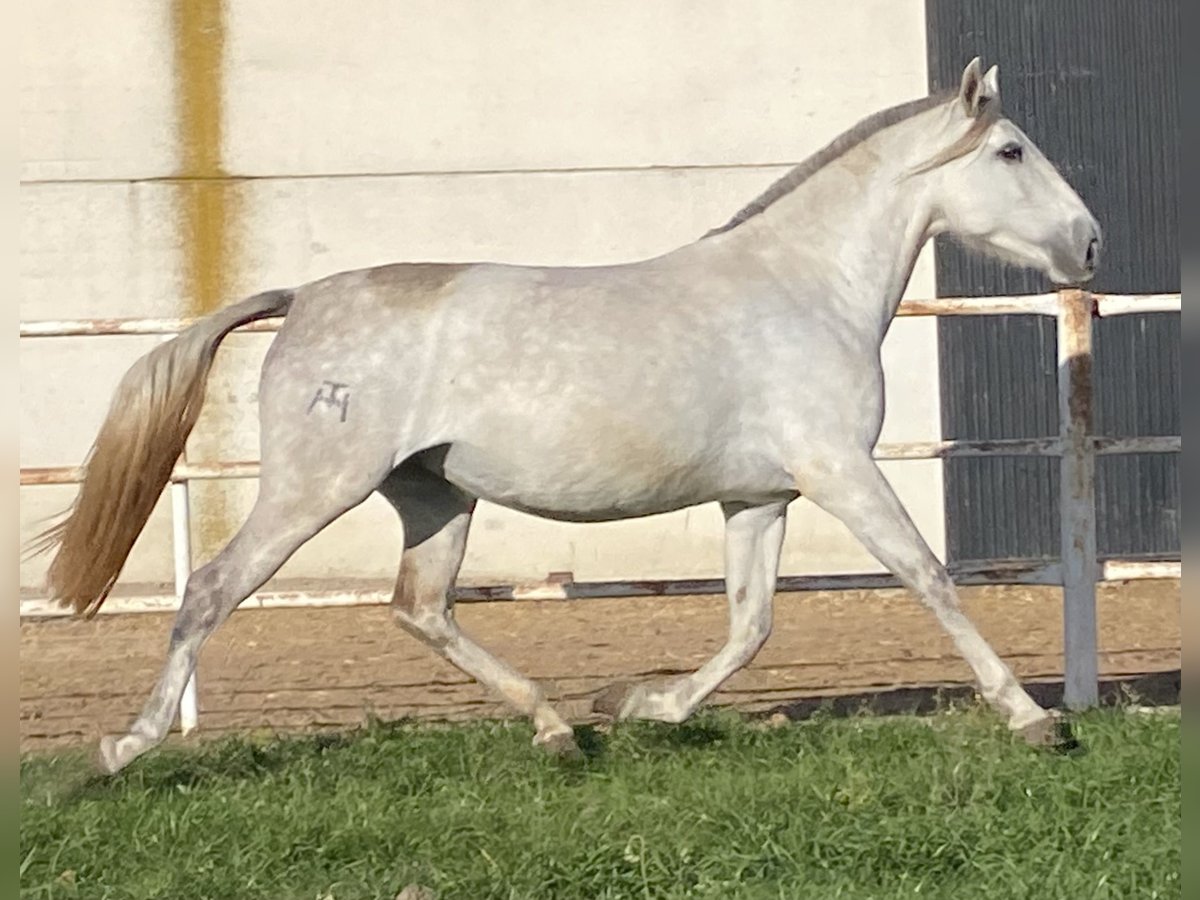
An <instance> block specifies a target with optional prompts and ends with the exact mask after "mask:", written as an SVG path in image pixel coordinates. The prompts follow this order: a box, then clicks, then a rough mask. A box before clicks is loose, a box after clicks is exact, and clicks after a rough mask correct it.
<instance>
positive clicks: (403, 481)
mask: <svg viewBox="0 0 1200 900" xmlns="http://www.w3.org/2000/svg"><path fill="white" fill-rule="evenodd" d="M379 492H380V493H381V494H383V495H384V496H385V497H386V498H387V499H388V501H389V502H391V504H392V505H393V506H394V507H395V508H396V511H397V512H398V513H399V514H400V519H401V521H402V522H403V523H404V555H403V558H402V560H401V563H400V574H399V576H398V577H397V579H396V591H395V594H394V596H393V598H392V612H393V614H394V616H395V618H396V622H397V624H399V625H400V627H402V628H403V629H404V630H405V631H407V632H409V633H410V634H412V635H413V636H414V637H416V638H418V639H419V640H421V641H422V642H423V643H425V644H427V645H428V646H429V647H431V648H432V649H434V650H435V651H437V652H438V653H439V654H440V655H441V656H443V657H445V658H446V659H447V660H449V661H450V662H451V663H453V664H454V665H455V666H457V667H458V668H459V669H461V670H462V671H463V672H465V673H466V674H468V675H470V676H471V677H472V678H474V679H475V680H476V681H478V682H480V683H481V684H483V685H484V686H486V687H488V688H490V689H492V690H493V691H495V692H496V693H497V694H499V695H500V696H501V697H503V698H504V699H505V700H507V701H508V703H509V704H511V705H512V706H513V707H514V708H515V709H517V710H518V711H519V712H521V713H523V714H524V715H527V716H529V717H530V718H531V719H532V720H533V724H534V727H535V728H536V729H537V731H536V734H535V735H534V738H533V742H534V744H535V745H538V746H542V747H545V748H546V749H548V750H550V751H552V752H556V753H575V752H577V748H576V746H575V739H574V735H573V733H572V731H571V726H569V725H568V724H567V723H566V722H564V721H563V720H562V719H561V718H560V717H559V715H558V713H557V712H555V711H554V708H553V707H552V706H551V705H550V704H549V703H548V702H547V701H546V698H545V695H544V694H543V693H542V690H541V688H539V687H538V685H537V684H535V683H534V682H533V681H531V680H529V679H528V678H526V677H525V676H524V675H522V674H521V673H520V672H518V671H516V670H515V669H513V668H512V667H511V666H509V665H508V664H506V663H504V662H502V661H501V660H499V659H497V658H496V657H495V656H493V655H492V654H491V653H489V652H488V651H487V650H485V649H484V648H483V647H481V646H479V645H478V644H477V643H475V642H474V641H473V640H471V638H470V637H468V636H467V635H465V634H464V633H463V632H462V630H461V629H460V628H459V627H458V623H457V622H456V621H455V620H454V605H453V601H452V598H451V589H452V588H453V586H454V579H455V578H456V577H457V575H458V569H459V567H460V566H461V565H462V560H463V552H464V550H465V548H466V545H467V532H468V530H469V528H470V524H471V514H472V512H473V511H474V507H475V499H474V498H473V497H470V496H468V495H466V494H464V493H463V492H462V491H460V490H459V489H458V488H456V487H454V486H453V485H451V484H450V483H449V482H447V481H446V480H445V479H443V478H441V477H440V476H438V475H435V474H433V473H431V472H428V471H427V470H425V469H422V468H421V467H419V466H418V465H416V464H414V463H408V464H406V465H403V466H401V467H400V468H398V469H396V470H395V471H394V472H392V474H391V475H390V476H388V478H387V479H386V480H385V481H384V483H383V485H381V486H380V488H379Z"/></svg>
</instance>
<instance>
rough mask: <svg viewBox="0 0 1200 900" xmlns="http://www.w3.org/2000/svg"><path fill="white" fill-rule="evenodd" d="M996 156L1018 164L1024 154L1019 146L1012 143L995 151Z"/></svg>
mask: <svg viewBox="0 0 1200 900" xmlns="http://www.w3.org/2000/svg"><path fill="white" fill-rule="evenodd" d="M996 155H997V156H999V157H1000V158H1001V159H1004V160H1007V161H1008V162H1020V161H1021V159H1022V157H1024V155H1025V153H1024V151H1023V150H1022V149H1021V145H1020V144H1018V143H1016V142H1015V141H1014V142H1012V143H1008V144H1005V145H1004V146H1003V147H1001V148H1000V149H999V150H997V151H996Z"/></svg>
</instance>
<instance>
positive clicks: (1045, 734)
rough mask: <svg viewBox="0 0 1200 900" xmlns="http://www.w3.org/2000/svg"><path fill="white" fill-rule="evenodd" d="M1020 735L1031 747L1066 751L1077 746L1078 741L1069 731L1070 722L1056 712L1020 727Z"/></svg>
mask: <svg viewBox="0 0 1200 900" xmlns="http://www.w3.org/2000/svg"><path fill="white" fill-rule="evenodd" d="M1021 737H1023V738H1024V739H1025V743H1027V744H1029V746H1031V747H1045V748H1046V749H1048V750H1057V751H1059V752H1066V751H1070V750H1075V749H1077V748H1078V747H1079V741H1077V740H1076V739H1075V735H1074V734H1073V733H1072V731H1071V724H1070V723H1069V722H1068V721H1067V720H1066V719H1064V718H1063V717H1062V716H1060V715H1058V714H1051V715H1047V716H1046V717H1044V718H1041V719H1038V720H1037V721H1036V722H1031V723H1029V724H1028V725H1026V726H1025V727H1024V728H1022V729H1021Z"/></svg>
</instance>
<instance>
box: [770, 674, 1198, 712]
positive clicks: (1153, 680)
mask: <svg viewBox="0 0 1200 900" xmlns="http://www.w3.org/2000/svg"><path fill="white" fill-rule="evenodd" d="M1182 674H1183V673H1182V670H1180V669H1173V670H1171V671H1167V672H1150V673H1147V674H1144V675H1128V676H1122V677H1120V678H1109V679H1105V680H1103V681H1101V682H1100V705H1101V706H1121V705H1126V704H1137V705H1141V706H1176V705H1178V704H1179V698H1180V683H1181V681H1182ZM1024 688H1025V690H1026V691H1028V692H1029V695H1030V696H1031V697H1033V699H1034V700H1036V701H1037V702H1038V703H1039V704H1041V705H1042V706H1044V707H1047V708H1062V701H1063V683H1062V681H1034V682H1028V683H1026V684H1025V685H1024ZM974 702H975V688H974V686H973V685H922V686H918V687H903V688H892V689H888V690H881V691H870V692H863V693H857V694H837V695H827V696H818V697H804V698H801V699H799V700H789V701H788V702H786V703H780V704H777V705H776V706H773V707H771V708H770V709H767V710H765V711H764V712H762V713H758V714H757V715H759V716H771V715H779V714H782V715H784V716H787V718H789V719H791V720H792V721H794V722H801V721H804V720H806V719H811V718H813V717H814V716H816V715H826V716H830V715H831V716H836V717H847V716H857V715H862V714H864V713H869V714H871V715H875V716H897V715H922V714H925V715H928V714H929V713H935V712H939V711H941V710H944V709H946V708H947V707H951V706H956V705H963V704H971V703H974Z"/></svg>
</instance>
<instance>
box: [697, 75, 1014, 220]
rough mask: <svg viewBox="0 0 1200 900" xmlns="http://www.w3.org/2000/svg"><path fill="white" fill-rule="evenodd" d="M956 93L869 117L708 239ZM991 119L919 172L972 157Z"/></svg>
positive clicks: (981, 119) (980, 121) (978, 124)
mask: <svg viewBox="0 0 1200 900" xmlns="http://www.w3.org/2000/svg"><path fill="white" fill-rule="evenodd" d="M953 96H954V93H953V92H951V93H938V94H930V95H929V96H928V97H921V98H919V99H917V100H910V101H908V102H907V103H901V104H900V105H899V106H892V107H889V108H887V109H882V110H880V111H879V112H877V113H873V114H872V115H869V116H867V118H865V119H863V120H862V121H861V122H859V123H858V124H857V125H855V126H854V127H853V128H851V129H850V130H849V131H845V132H843V133H842V134H840V135H838V136H837V137H836V138H834V139H833V140H832V141H831V142H830V143H829V144H828V145H827V146H825V147H823V148H822V149H820V150H818V151H817V152H816V153H814V154H813V155H812V156H810V157H809V158H808V159H806V160H804V162H802V163H800V164H799V165H797V166H796V167H795V168H793V169H792V170H791V171H790V172H788V173H787V174H786V175H784V176H783V177H782V178H780V179H779V180H778V181H776V182H775V183H774V184H772V185H771V186H770V187H769V188H767V189H766V191H764V192H763V193H762V194H760V195H759V196H758V197H757V198H755V199H754V200H753V201H752V202H751V203H749V204H748V205H746V206H744V207H743V208H742V209H741V210H739V211H738V213H737V214H736V215H735V216H734V217H733V218H732V219H730V220H729V221H728V222H726V223H725V224H724V225H722V226H721V227H719V228H714V229H712V230H711V231H709V232H708V233H707V234H705V235H704V237H712V236H713V235H714V234H722V233H723V232H726V231H730V230H731V229H734V228H736V227H737V226H739V225H741V224H742V223H743V222H745V221H746V220H747V219H750V218H753V217H754V216H757V215H758V214H759V213H761V212H762V211H763V210H764V209H766V208H767V207H768V206H770V205H771V204H772V203H774V202H775V201H776V200H779V199H781V198H783V197H786V196H787V195H788V194H790V193H791V192H792V191H794V190H795V189H796V188H798V187H799V186H800V185H801V184H803V183H804V182H805V181H807V180H808V179H809V178H811V177H812V176H813V175H814V174H816V173H817V172H819V171H820V170H821V169H823V168H825V167H826V166H827V165H829V164H830V163H831V162H833V161H834V160H835V159H839V158H840V157H842V156H844V155H845V154H846V153H848V152H849V151H850V150H853V149H854V148H855V147H857V146H858V145H859V144H861V143H862V142H863V141H865V140H867V139H868V138H870V137H871V136H872V135H875V134H877V133H879V132H880V131H882V130H883V129H885V128H888V127H889V126H892V125H895V124H897V123H899V122H903V121H904V120H905V119H911V118H912V117H913V116H915V115H918V114H920V113H923V112H925V111H926V110H930V109H933V108H934V107H935V106H940V105H942V104H943V103H948V102H950V100H951V99H952V98H953ZM986 118H987V117H984V116H980V117H979V118H977V119H976V120H975V122H974V123H973V124H972V125H971V128H970V129H969V130H968V131H967V132H966V134H964V135H963V137H962V138H960V139H959V140H958V141H956V142H955V143H954V144H952V145H950V146H949V147H947V148H946V149H945V150H943V151H942V152H941V153H939V154H938V155H937V156H935V157H934V158H933V159H931V160H930V161H929V162H927V163H925V164H924V165H923V166H920V167H918V169H917V170H916V172H921V171H928V170H929V169H932V168H936V167H937V166H940V165H943V164H944V163H947V162H949V161H950V160H952V159H957V158H958V157H960V156H963V155H965V154H966V153H969V152H970V151H971V150H973V149H974V148H975V147H978V146H979V143H980V141H982V140H983V135H984V134H985V133H986V132H987V129H988V128H989V127H990V126H991V124H992V123H991V121H990V120H989V121H985V119H986Z"/></svg>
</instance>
